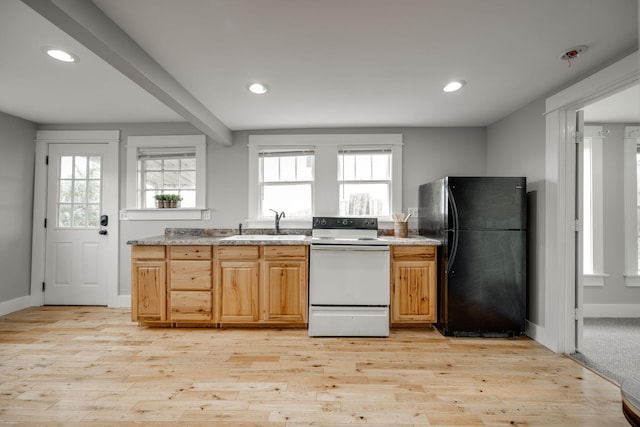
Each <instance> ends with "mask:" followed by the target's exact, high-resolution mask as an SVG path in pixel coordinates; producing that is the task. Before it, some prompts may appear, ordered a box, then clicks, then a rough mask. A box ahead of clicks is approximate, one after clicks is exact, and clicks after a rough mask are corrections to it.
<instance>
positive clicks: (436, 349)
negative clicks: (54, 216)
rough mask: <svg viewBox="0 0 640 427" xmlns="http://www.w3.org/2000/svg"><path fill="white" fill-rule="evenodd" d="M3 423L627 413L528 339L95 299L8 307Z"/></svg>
mask: <svg viewBox="0 0 640 427" xmlns="http://www.w3.org/2000/svg"><path fill="white" fill-rule="evenodd" d="M0 423H1V424H2V425H3V426H4V425H7V426H9V425H15V426H22V425H24V426H27V425H28V426H33V425H47V426H57V425H60V426H62V425H64V426H71V427H73V426H80V425H81V426H90V427H100V426H113V425H118V426H124V427H128V426H129V425H131V426H133V425H153V426H160V427H163V426H169V425H171V426H176V425H189V426H194V427H198V426H211V425H215V426H223V427H224V426H234V427H242V426H256V425H258V426H260V425H264V426H270V427H280V426H282V427H295V426H303V425H304V426H307V425H314V424H315V425H323V426H326V425H332V426H341V425H348V424H363V425H370V426H389V425H394V426H456V427H460V426H563V427H566V426H604V425H606V426H626V425H627V423H626V421H625V420H624V417H623V415H622V412H621V402H620V390H619V388H618V387H617V386H615V385H614V384H612V383H610V382H609V381H607V380H605V379H603V378H602V377H600V376H598V375H597V374H594V373H593V372H591V371H589V370H587V369H586V368H584V367H582V366H581V365H579V364H578V363H576V362H575V361H573V360H572V359H570V358H568V357H565V356H562V355H558V354H554V353H553V352H551V351H549V350H548V349H546V348H544V347H543V346H541V345H539V344H537V343H536V342H534V341H532V340H530V339H528V338H526V337H523V338H520V339H469V338H458V339H454V338H448V337H443V336H442V335H441V334H439V333H438V332H437V331H435V330H433V329H399V330H396V329H394V330H392V332H391V336H390V337H388V338H384V339H381V338H310V337H308V336H307V331H306V330H304V329H215V328H193V329H189V328H173V329H171V328H147V327H139V326H138V325H136V324H134V323H132V322H131V321H130V312H129V310H123V309H108V308H100V307H38V308H30V309H26V310H22V311H19V312H16V313H12V314H9V315H6V316H2V317H0Z"/></svg>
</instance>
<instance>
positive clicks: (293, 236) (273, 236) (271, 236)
mask: <svg viewBox="0 0 640 427" xmlns="http://www.w3.org/2000/svg"><path fill="white" fill-rule="evenodd" d="M306 237H307V236H305V235H302V234H290V235H288V234H239V235H235V236H229V237H225V238H223V239H222V240H304V239H305V238H306Z"/></svg>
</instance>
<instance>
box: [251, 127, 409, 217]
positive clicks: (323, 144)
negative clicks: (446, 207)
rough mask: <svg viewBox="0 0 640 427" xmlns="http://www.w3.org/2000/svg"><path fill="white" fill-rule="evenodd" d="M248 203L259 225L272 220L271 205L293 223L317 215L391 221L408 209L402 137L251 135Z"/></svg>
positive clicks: (391, 135)
mask: <svg viewBox="0 0 640 427" xmlns="http://www.w3.org/2000/svg"><path fill="white" fill-rule="evenodd" d="M248 202H249V225H250V226H256V227H258V226H266V225H268V224H271V222H272V217H273V214H272V213H271V211H270V209H274V210H276V211H284V212H285V214H286V217H285V220H284V221H283V223H284V224H287V225H289V226H301V227H302V226H308V225H309V223H310V220H311V217H312V216H338V215H340V216H358V215H362V216H375V217H378V218H379V219H380V220H389V221H390V220H391V219H390V215H391V212H393V211H394V210H396V211H400V210H401V209H402V135H401V134H372V135H370V134H347V135H344V134H335V135H331V134H322V135H320V134H317V135H250V136H249V201H248ZM292 218H293V220H292ZM296 219H297V221H298V222H296ZM267 221H269V222H267ZM305 221H306V222H305Z"/></svg>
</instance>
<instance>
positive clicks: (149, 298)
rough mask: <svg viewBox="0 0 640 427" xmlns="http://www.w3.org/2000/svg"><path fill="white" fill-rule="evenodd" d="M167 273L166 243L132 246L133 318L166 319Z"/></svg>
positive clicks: (135, 320) (141, 320)
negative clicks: (162, 244)
mask: <svg viewBox="0 0 640 427" xmlns="http://www.w3.org/2000/svg"><path fill="white" fill-rule="evenodd" d="M166 275H167V268H166V263H165V247H164V246H133V247H132V248H131V279H132V280H131V299H132V301H131V320H133V321H134V322H163V321H166V319H167V293H166Z"/></svg>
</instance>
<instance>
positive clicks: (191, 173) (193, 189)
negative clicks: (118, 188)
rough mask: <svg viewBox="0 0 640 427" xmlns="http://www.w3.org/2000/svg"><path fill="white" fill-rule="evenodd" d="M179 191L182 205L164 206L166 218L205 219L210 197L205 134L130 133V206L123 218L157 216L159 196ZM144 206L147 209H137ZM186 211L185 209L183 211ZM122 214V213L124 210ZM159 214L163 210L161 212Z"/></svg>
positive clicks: (128, 195) (128, 186) (128, 140)
mask: <svg viewBox="0 0 640 427" xmlns="http://www.w3.org/2000/svg"><path fill="white" fill-rule="evenodd" d="M159 194H177V195H179V196H181V197H182V201H181V203H180V209H171V210H167V209H162V210H161V211H163V212H162V215H164V217H163V219H165V217H166V216H167V215H171V218H168V217H167V218H166V219H174V218H175V219H202V218H201V217H200V213H199V212H198V213H197V214H196V213H195V212H193V213H192V214H191V215H189V214H188V213H187V212H186V211H187V210H189V209H191V210H194V211H195V210H202V209H204V208H205V198H206V137H205V136H204V135H162V136H130V137H129V138H128V139H127V209H128V211H131V212H129V213H127V212H124V218H123V219H153V218H152V217H149V215H153V214H156V209H155V206H156V204H155V196H156V195H159ZM136 210H143V211H145V212H146V213H137V214H135V213H133V211H136ZM180 211H182V213H180ZM121 215H122V214H121ZM158 215H159V214H158Z"/></svg>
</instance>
